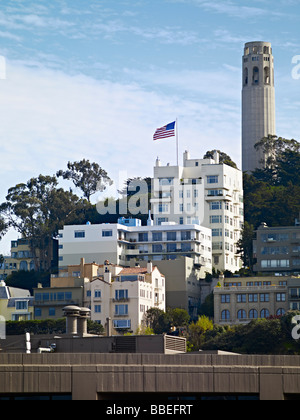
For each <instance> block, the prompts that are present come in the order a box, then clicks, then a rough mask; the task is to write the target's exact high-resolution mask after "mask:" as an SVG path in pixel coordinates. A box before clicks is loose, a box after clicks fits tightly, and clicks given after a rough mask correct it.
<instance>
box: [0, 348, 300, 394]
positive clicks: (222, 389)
mask: <svg viewBox="0 0 300 420" xmlns="http://www.w3.org/2000/svg"><path fill="white" fill-rule="evenodd" d="M299 362H300V357H299V356H219V355H174V356H169V355H150V354H52V355H48V354H41V355H25V354H0V396H1V395H3V394H6V395H7V394H16V393H21V394H26V393H37V394H40V393H44V394H51V393H58V394H59V393H64V394H72V398H73V400H96V399H111V398H113V397H114V396H116V395H117V394H118V395H120V394H123V393H127V396H129V399H131V400H133V399H136V400H137V399H139V398H141V397H143V396H146V395H147V394H149V395H152V396H153V394H155V396H156V397H160V398H162V397H167V395H170V394H173V395H174V394H175V395H178V396H180V395H196V394H198V395H199V394H209V395H216V394H227V395H228V394H230V395H231V394H232V395H234V394H244V395H247V394H249V395H250V394H254V395H257V396H259V397H260V399H261V400H283V399H284V398H285V397H291V396H292V397H294V398H295V397H299V395H300V366H299Z"/></svg>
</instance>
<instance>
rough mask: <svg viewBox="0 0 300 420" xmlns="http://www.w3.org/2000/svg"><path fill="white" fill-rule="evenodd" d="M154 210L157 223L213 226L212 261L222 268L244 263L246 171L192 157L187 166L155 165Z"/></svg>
mask: <svg viewBox="0 0 300 420" xmlns="http://www.w3.org/2000/svg"><path fill="white" fill-rule="evenodd" d="M152 196H153V198H152V200H151V205H152V214H153V216H154V223H155V225H161V224H164V223H166V222H175V223H177V224H179V225H184V224H190V223H193V224H198V225H201V226H204V227H206V228H209V229H211V232H212V264H213V266H214V267H215V268H216V269H219V270H220V271H224V270H229V271H232V272H235V271H236V270H239V269H240V267H241V259H240V257H239V256H238V255H237V253H236V243H237V242H238V240H239V239H240V236H241V230H242V228H243V223H244V206H243V175H242V172H241V171H240V170H238V169H235V168H232V167H231V166H228V165H225V164H223V163H220V162H219V154H218V153H217V152H216V153H215V156H214V159H191V158H190V154H189V152H185V153H184V155H183V166H169V165H167V166H162V165H161V162H160V160H159V159H157V161H156V166H155V167H154V179H153V188H152Z"/></svg>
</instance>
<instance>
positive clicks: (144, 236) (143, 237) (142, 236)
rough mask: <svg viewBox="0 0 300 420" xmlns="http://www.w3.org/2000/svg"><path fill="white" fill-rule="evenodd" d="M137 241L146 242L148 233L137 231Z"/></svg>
mask: <svg viewBox="0 0 300 420" xmlns="http://www.w3.org/2000/svg"><path fill="white" fill-rule="evenodd" d="M139 242H148V233H139Z"/></svg>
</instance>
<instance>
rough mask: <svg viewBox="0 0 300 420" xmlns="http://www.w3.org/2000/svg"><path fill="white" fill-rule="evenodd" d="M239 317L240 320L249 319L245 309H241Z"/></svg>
mask: <svg viewBox="0 0 300 420" xmlns="http://www.w3.org/2000/svg"><path fill="white" fill-rule="evenodd" d="M237 317H238V319H246V318H247V314H246V311H245V310H244V309H240V310H239V311H238V313H237Z"/></svg>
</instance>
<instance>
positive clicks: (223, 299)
mask: <svg viewBox="0 0 300 420" xmlns="http://www.w3.org/2000/svg"><path fill="white" fill-rule="evenodd" d="M221 303H230V295H221Z"/></svg>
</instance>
